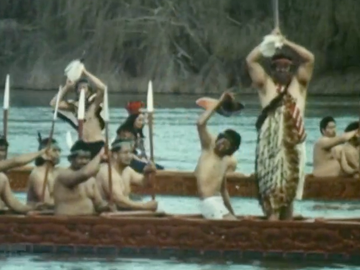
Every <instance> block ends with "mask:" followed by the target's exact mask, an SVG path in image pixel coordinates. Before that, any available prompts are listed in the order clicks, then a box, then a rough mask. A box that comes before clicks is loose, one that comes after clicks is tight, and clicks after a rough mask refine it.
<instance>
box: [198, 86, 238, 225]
mask: <svg viewBox="0 0 360 270" xmlns="http://www.w3.org/2000/svg"><path fill="white" fill-rule="evenodd" d="M233 100H234V97H233V95H232V94H231V93H229V92H225V93H224V94H223V95H222V96H221V98H220V99H219V100H218V101H217V102H216V103H215V104H214V105H213V106H210V107H209V108H208V109H207V110H206V111H205V112H204V113H203V114H202V115H201V116H200V117H199V119H198V121H197V131H198V135H199V139H200V145H201V155H200V157H199V160H198V163H197V166H196V169H195V176H196V181H197V187H198V193H199V196H200V212H201V214H202V216H203V217H204V218H206V219H236V217H235V212H234V210H233V208H232V206H231V202H230V196H229V193H228V190H227V185H226V181H227V179H226V177H227V174H228V173H229V172H232V171H235V169H236V163H237V162H236V159H235V158H234V156H233V155H234V153H235V152H236V151H237V150H238V149H239V147H240V143H241V136H240V134H239V133H237V132H236V131H234V130H232V129H227V130H225V131H224V132H222V133H220V134H218V135H217V137H213V136H212V135H211V134H210V132H209V130H208V128H207V122H208V120H209V119H210V118H211V116H212V115H213V114H214V113H215V112H216V111H217V110H218V109H219V108H220V107H221V106H222V104H223V103H225V102H229V101H233Z"/></svg>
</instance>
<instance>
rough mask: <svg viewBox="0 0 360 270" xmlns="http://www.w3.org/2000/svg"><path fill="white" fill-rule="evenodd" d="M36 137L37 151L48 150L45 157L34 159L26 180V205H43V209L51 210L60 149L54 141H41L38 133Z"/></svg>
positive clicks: (45, 139) (46, 139) (47, 139)
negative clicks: (45, 183)
mask: <svg viewBox="0 0 360 270" xmlns="http://www.w3.org/2000/svg"><path fill="white" fill-rule="evenodd" d="M38 135H39V138H38V142H39V149H45V148H48V150H47V152H46V154H45V155H43V156H41V157H38V158H37V159H35V167H34V169H33V170H32V171H31V173H30V176H29V180H28V187H27V204H28V205H35V204H37V203H43V204H44V207H47V208H53V207H54V198H53V189H54V179H55V177H56V174H57V172H58V169H57V168H56V165H57V164H59V162H60V153H61V148H60V146H59V145H58V143H57V141H56V140H55V139H51V140H52V141H51V143H50V144H49V138H44V139H42V138H41V134H40V133H39V134H38ZM46 172H47V173H48V174H47V185H46V187H45V194H44V198H42V195H43V194H42V192H43V187H44V182H45V177H46ZM43 199H44V201H43Z"/></svg>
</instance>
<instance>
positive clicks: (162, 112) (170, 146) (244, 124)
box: [0, 96, 360, 270]
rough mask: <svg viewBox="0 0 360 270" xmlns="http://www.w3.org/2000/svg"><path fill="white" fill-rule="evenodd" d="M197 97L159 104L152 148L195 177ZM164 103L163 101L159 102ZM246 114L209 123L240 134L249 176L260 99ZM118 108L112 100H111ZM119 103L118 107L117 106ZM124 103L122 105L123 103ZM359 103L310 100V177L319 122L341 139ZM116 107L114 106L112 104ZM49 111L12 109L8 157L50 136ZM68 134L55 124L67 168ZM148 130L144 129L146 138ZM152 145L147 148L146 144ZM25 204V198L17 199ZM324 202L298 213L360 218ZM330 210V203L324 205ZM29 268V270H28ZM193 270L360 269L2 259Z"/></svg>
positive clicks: (166, 203) (193, 207)
mask: <svg viewBox="0 0 360 270" xmlns="http://www.w3.org/2000/svg"><path fill="white" fill-rule="evenodd" d="M195 99H196V98H194V97H182V98H180V97H178V96H170V97H169V96H167V97H164V96H162V97H160V98H159V99H158V101H157V102H158V104H159V105H158V106H157V107H160V108H159V109H157V110H156V112H155V116H154V118H155V120H154V121H155V123H154V124H155V126H154V146H155V159H156V162H157V163H160V164H162V165H163V166H165V167H166V168H167V169H173V170H187V171H191V170H193V169H194V168H195V166H196V162H197V159H198V156H199V150H200V145H199V142H198V137H197V132H196V127H195V123H196V119H197V117H198V115H199V114H200V113H201V110H200V109H199V108H196V107H195V106H194V100H195ZM159 100H160V101H159ZM243 102H244V103H245V105H246V109H245V110H244V112H243V114H242V115H240V116H237V117H234V118H224V117H221V116H219V115H215V116H214V117H213V118H212V119H211V120H210V121H209V125H208V126H209V130H210V131H211V132H212V133H213V134H217V133H218V132H220V131H222V130H224V129H226V128H233V129H235V130H237V131H238V132H240V134H241V136H242V145H241V148H240V151H239V152H238V153H237V154H236V156H237V159H238V162H239V165H238V167H239V169H238V170H239V171H241V172H243V173H247V174H250V173H252V172H253V169H254V152H255V143H256V131H255V127H254V125H255V121H256V117H257V115H258V113H259V106H258V102H257V99H256V97H244V98H243ZM112 103H114V100H112ZM115 103H116V102H115ZM121 103H124V102H121ZM358 104H359V100H357V99H345V98H324V97H321V98H316V97H312V98H309V101H308V105H307V109H306V120H305V126H306V130H307V134H308V136H307V142H306V149H307V163H306V172H307V173H310V172H311V170H312V146H313V144H314V142H315V140H316V139H317V138H318V137H319V121H320V119H321V118H322V117H324V116H326V115H332V116H334V117H335V118H336V120H337V126H338V131H339V133H341V132H342V131H343V130H344V128H345V126H346V125H347V124H348V123H350V122H351V121H355V120H358V114H359V113H358V112H359V105H358ZM112 106H113V107H114V105H113V104H112ZM110 113H111V125H110V131H111V132H110V133H111V134H112V135H114V134H115V131H116V129H117V127H118V126H119V125H120V123H121V122H123V121H124V119H125V118H126V116H127V113H126V111H125V109H122V108H111V112H110ZM51 117H52V114H51V109H50V108H48V107H24V106H23V107H13V108H11V110H10V116H9V142H10V154H9V155H10V156H14V155H16V154H20V153H25V152H30V151H36V149H37V147H38V144H37V132H38V131H40V132H41V133H42V135H43V136H47V134H48V132H49V129H50V126H51V123H50V121H51ZM68 130H70V131H71V132H72V135H73V138H74V139H75V138H76V132H75V131H74V130H71V128H70V127H69V126H68V125H66V124H65V123H63V122H61V121H60V120H59V121H58V122H57V123H56V127H55V138H56V139H57V140H58V141H59V143H60V145H61V147H62V149H63V152H62V160H61V165H62V166H66V165H67V160H66V155H67V154H68V152H69V148H68V146H67V145H66V141H65V134H66V132H67V131H68ZM147 132H148V130H147V128H145V133H144V134H145V136H147V134H148V133H147ZM147 145H148V143H147ZM17 197H18V198H19V199H21V200H24V199H25V194H21V193H19V194H17ZM157 200H158V201H159V205H160V206H159V207H160V208H162V209H163V210H165V211H166V212H169V213H184V214H185V213H198V208H197V206H198V204H197V200H196V198H190V197H182V198H181V197H170V196H159V197H157ZM232 204H233V207H234V209H235V211H236V212H237V214H239V215H242V214H244V215H250V214H252V215H261V214H262V213H261V210H260V208H259V206H258V203H257V201H256V200H253V199H239V198H235V199H232ZM315 204H324V203H322V202H313V201H302V202H297V203H296V205H295V211H296V212H297V213H299V214H302V215H304V216H307V217H359V216H360V211H359V210H351V211H350V210H346V208H347V207H348V206H351V205H354V203H332V204H335V205H336V206H341V207H342V208H341V209H335V210H329V209H322V210H319V209H318V208H316V207H314V206H315ZM326 204H330V203H326ZM25 266H26V267H25ZM24 267H25V268H29V269H50V268H51V269H53V270H55V269H77V270H80V269H103V270H105V269H134V270H142V269H147V270H150V269H165V268H168V267H172V268H173V269H189V270H197V269H201V270H220V269H224V270H232V269H244V270H248V269H249V270H257V269H288V270H290V269H306V270H308V269H360V266H359V267H358V266H350V265H341V264H331V265H330V264H329V263H326V264H324V263H310V262H306V263H303V262H289V261H286V262H279V261H277V262H265V261H244V262H243V263H237V264H232V263H229V262H208V261H193V260H190V259H189V260H181V261H179V260H176V259H169V260H155V259H152V260H149V259H130V258H117V259H109V258H83V257H65V258H64V257H59V256H52V257H49V256H24V255H22V256H15V255H13V256H7V257H1V256H0V270H3V269H25V268H24Z"/></svg>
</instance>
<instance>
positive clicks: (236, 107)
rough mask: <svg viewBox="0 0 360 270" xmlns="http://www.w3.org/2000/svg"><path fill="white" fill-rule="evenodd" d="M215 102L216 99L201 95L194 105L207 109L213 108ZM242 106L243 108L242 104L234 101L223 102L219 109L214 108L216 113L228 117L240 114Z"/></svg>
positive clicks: (216, 101)
mask: <svg viewBox="0 0 360 270" xmlns="http://www.w3.org/2000/svg"><path fill="white" fill-rule="evenodd" d="M217 103H218V100H217V99H215V98H209V97H202V98H199V99H198V100H196V105H198V106H199V107H201V108H203V109H204V110H209V109H211V108H214V107H215V106H216V104H217ZM244 108H245V106H244V104H242V103H240V102H236V101H232V102H224V104H223V105H222V106H221V107H220V108H219V109H217V110H216V113H218V114H220V115H222V116H225V117H230V116H234V115H237V114H240V113H241V111H242V110H243V109H244Z"/></svg>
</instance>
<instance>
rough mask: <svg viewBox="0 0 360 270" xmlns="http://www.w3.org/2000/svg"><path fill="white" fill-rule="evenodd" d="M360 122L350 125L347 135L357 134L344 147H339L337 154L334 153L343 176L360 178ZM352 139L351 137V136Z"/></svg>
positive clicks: (347, 128)
mask: <svg viewBox="0 0 360 270" xmlns="http://www.w3.org/2000/svg"><path fill="white" fill-rule="evenodd" d="M358 132H359V121H355V122H352V123H350V124H349V125H348V126H347V127H346V129H345V134H349V133H350V134H352V133H355V136H352V137H351V139H349V140H348V141H347V142H345V143H344V144H343V145H340V146H337V147H335V148H339V149H338V150H337V151H335V152H337V153H334V155H335V156H336V158H337V159H338V161H339V162H340V166H341V174H340V175H343V176H350V177H356V178H358V177H359V147H360V142H359V136H360V134H359V133H358ZM349 137H350V136H349Z"/></svg>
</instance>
